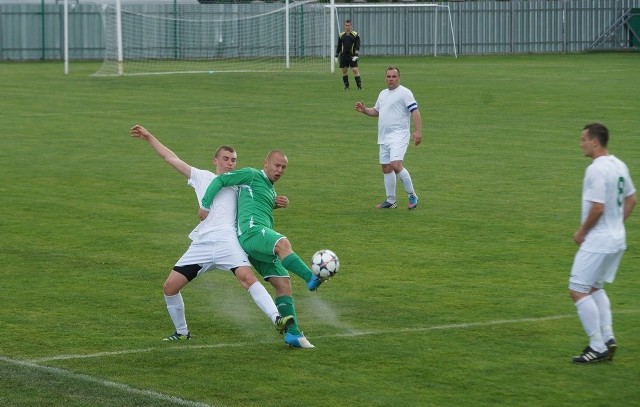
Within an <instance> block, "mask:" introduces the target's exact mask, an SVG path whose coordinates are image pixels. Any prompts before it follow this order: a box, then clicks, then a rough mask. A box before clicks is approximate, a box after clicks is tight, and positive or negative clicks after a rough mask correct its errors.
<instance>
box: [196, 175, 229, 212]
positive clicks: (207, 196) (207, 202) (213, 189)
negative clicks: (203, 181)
mask: <svg viewBox="0 0 640 407" xmlns="http://www.w3.org/2000/svg"><path fill="white" fill-rule="evenodd" d="M223 186H224V185H223V183H222V180H221V179H220V177H216V178H214V180H213V181H211V184H209V187H207V192H205V193H204V196H203V197H202V201H201V202H200V210H205V211H207V212H208V211H209V209H210V208H211V203H212V202H213V198H215V197H216V194H217V193H218V192H220V190H221V189H222V187H223ZM198 214H199V215H200V218H201V219H202V213H201V212H200V211H198Z"/></svg>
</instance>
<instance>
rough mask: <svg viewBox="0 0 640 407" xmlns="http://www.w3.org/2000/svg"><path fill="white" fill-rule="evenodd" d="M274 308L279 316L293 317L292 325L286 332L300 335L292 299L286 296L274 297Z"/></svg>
mask: <svg viewBox="0 0 640 407" xmlns="http://www.w3.org/2000/svg"><path fill="white" fill-rule="evenodd" d="M275 302H276V307H278V312H279V313H280V316H283V317H286V316H287V315H291V316H293V324H292V325H291V326H290V327H289V329H288V330H287V332H289V333H291V334H293V335H301V333H300V328H299V327H298V316H297V315H296V307H295V306H294V305H293V298H291V297H289V296H288V295H282V296H280V297H276V301H275Z"/></svg>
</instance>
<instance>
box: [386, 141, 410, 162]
mask: <svg viewBox="0 0 640 407" xmlns="http://www.w3.org/2000/svg"><path fill="white" fill-rule="evenodd" d="M407 148H409V141H406V140H401V141H397V142H393V143H388V144H380V164H389V163H390V162H392V161H403V160H404V155H405V154H406V153H407Z"/></svg>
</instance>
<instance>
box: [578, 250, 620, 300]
mask: <svg viewBox="0 0 640 407" xmlns="http://www.w3.org/2000/svg"><path fill="white" fill-rule="evenodd" d="M623 254H624V250H620V251H618V252H615V253H593V252H588V251H586V250H578V252H577V253H576V256H575V259H574V260H573V267H572V268H571V277H570V278H569V289H571V290H572V291H577V292H580V293H585V294H587V293H589V292H591V289H592V288H603V287H604V283H605V282H606V283H613V280H614V279H615V278H616V272H617V271H618V266H619V265H620V260H622V255H623Z"/></svg>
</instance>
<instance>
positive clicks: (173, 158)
mask: <svg viewBox="0 0 640 407" xmlns="http://www.w3.org/2000/svg"><path fill="white" fill-rule="evenodd" d="M129 134H131V137H137V138H139V139H142V140H145V141H148V142H149V144H150V145H151V147H153V149H154V150H155V151H156V153H158V155H159V156H160V157H162V159H163V160H165V161H166V162H167V163H168V164H169V165H171V166H172V167H173V168H175V169H176V170H178V172H179V173H180V174H182V175H184V176H185V177H187V178H190V177H191V166H190V165H189V164H187V163H185V162H184V161H182V160H181V159H180V158H178V156H177V155H176V154H175V153H174V152H173V151H171V150H169V149H168V148H167V147H165V146H164V145H163V144H162V143H161V142H160V141H158V139H157V138H156V137H155V136H154V135H153V134H151V133H150V132H149V131H148V130H147V129H145V128H144V127H142V126H140V125H139V124H136V125H135V126H133V127H132V128H131V130H129Z"/></svg>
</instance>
